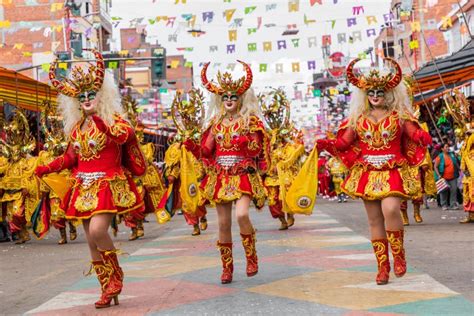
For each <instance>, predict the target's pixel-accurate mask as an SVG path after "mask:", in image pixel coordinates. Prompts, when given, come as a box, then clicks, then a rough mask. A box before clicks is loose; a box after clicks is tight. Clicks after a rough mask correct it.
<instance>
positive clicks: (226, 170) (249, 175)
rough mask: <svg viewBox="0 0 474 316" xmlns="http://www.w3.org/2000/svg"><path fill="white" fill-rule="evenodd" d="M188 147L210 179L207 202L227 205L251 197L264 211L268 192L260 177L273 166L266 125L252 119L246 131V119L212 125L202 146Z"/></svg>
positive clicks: (205, 186) (205, 187)
mask: <svg viewBox="0 0 474 316" xmlns="http://www.w3.org/2000/svg"><path fill="white" fill-rule="evenodd" d="M186 147H187V148H188V149H189V150H191V151H192V152H193V154H194V155H195V156H196V157H197V158H198V159H201V160H202V162H203V164H204V168H205V172H206V175H205V176H204V178H203V180H202V182H201V190H202V193H203V198H204V199H206V200H209V201H213V202H215V203H227V202H232V201H235V200H237V199H239V198H240V197H241V196H242V195H243V194H247V195H249V196H250V197H251V198H252V200H253V201H254V203H255V206H256V207H257V208H262V207H263V205H264V203H265V199H266V190H265V188H264V185H263V181H262V178H261V175H260V173H264V172H266V171H267V168H268V166H269V165H270V156H269V139H268V136H267V135H266V132H265V129H264V126H263V123H262V121H261V120H260V119H258V118H257V117H256V116H252V117H251V118H250V120H249V124H248V126H247V127H246V126H245V124H244V122H243V120H242V119H237V120H236V121H235V122H234V123H232V124H229V125H228V126H226V125H224V124H223V123H222V122H217V123H214V124H212V125H211V126H210V127H209V128H208V129H207V130H206V131H205V132H204V134H203V136H202V140H201V146H200V147H198V146H197V145H196V144H191V143H190V142H189V141H188V142H187V143H186Z"/></svg>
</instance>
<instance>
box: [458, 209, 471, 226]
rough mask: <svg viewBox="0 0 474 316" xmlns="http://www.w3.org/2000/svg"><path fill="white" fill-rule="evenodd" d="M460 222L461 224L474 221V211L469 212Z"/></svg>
mask: <svg viewBox="0 0 474 316" xmlns="http://www.w3.org/2000/svg"><path fill="white" fill-rule="evenodd" d="M459 223H461V224H469V223H474V212H468V213H467V215H466V217H465V218H464V219H462V220H461V221H460V222H459Z"/></svg>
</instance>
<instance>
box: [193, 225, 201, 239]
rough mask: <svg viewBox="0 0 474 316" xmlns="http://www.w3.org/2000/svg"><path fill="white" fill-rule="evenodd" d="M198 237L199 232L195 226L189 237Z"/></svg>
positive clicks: (197, 226)
mask: <svg viewBox="0 0 474 316" xmlns="http://www.w3.org/2000/svg"><path fill="white" fill-rule="evenodd" d="M198 235H201V230H200V229H199V225H198V224H196V225H194V229H193V233H192V234H191V236H198Z"/></svg>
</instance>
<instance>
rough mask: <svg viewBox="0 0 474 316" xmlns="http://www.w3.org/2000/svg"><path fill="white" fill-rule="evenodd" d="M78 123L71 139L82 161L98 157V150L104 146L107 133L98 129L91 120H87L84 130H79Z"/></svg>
mask: <svg viewBox="0 0 474 316" xmlns="http://www.w3.org/2000/svg"><path fill="white" fill-rule="evenodd" d="M80 125H81V124H79V126H78V127H77V128H76V131H77V134H76V138H75V139H73V141H74V143H73V146H74V149H75V150H76V152H77V153H79V155H80V159H81V160H83V161H90V160H93V159H99V158H100V152H101V151H102V150H103V149H104V148H105V144H106V142H107V135H106V134H104V133H102V132H101V131H99V129H98V128H97V126H96V125H95V124H94V123H93V122H92V121H89V122H88V126H87V130H86V131H85V132H82V131H81V128H80Z"/></svg>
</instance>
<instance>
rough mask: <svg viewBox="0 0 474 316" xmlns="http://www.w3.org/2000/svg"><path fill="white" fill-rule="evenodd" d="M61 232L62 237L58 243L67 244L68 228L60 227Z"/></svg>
mask: <svg viewBox="0 0 474 316" xmlns="http://www.w3.org/2000/svg"><path fill="white" fill-rule="evenodd" d="M59 234H60V235H61V239H59V240H58V245H64V244H67V235H66V228H60V229H59Z"/></svg>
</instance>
